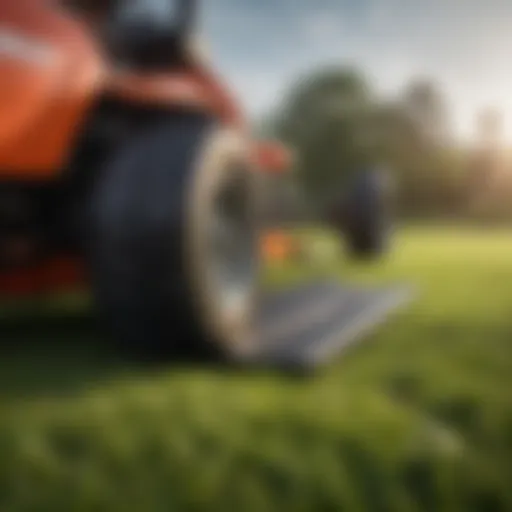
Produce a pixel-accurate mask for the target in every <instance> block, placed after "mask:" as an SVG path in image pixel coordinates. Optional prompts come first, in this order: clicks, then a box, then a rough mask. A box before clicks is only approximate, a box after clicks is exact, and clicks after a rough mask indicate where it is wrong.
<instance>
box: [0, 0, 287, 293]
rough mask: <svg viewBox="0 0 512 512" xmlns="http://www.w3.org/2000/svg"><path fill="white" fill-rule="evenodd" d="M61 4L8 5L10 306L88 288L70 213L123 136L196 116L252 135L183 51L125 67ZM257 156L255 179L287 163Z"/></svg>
mask: <svg viewBox="0 0 512 512" xmlns="http://www.w3.org/2000/svg"><path fill="white" fill-rule="evenodd" d="M63 4H64V5H59V4H58V2H53V1H44V0H3V1H2V2H1V3H0V76H1V79H0V296H4V297H5V296H13V295H19V294H24V295H27V294H31V293H34V292H37V293H41V292H45V291H47V292H53V291H60V290H62V289H66V288H68V289H69V288H76V287H83V286H88V277H87V273H88V271H87V268H86V267H85V265H84V257H83V250H82V244H81V240H80V238H81V237H83V236H84V235H83V234H82V233H80V232H79V228H78V227H77V224H76V223H74V222H72V221H73V215H74V213H75V212H76V210H77V208H78V206H77V205H79V204H82V202H83V201H84V197H85V191H86V190H89V189H90V187H91V186H92V185H91V183H92V182H93V175H94V176H96V175H95V173H96V171H97V169H98V168H99V167H101V166H102V165H103V162H104V161H105V160H106V159H108V157H109V155H110V153H111V152H112V151H116V148H117V147H118V146H119V145H120V144H123V140H124V137H125V135H123V134H122V132H123V131H128V132H129V131H130V130H134V129H136V127H137V126H138V125H139V124H141V123H150V124H151V123H153V122H160V119H161V118H162V117H165V116H167V117H172V116H176V117H179V116H181V117H183V116H188V115H190V116H197V115H199V116H207V117H208V118H209V119H214V120H215V123H216V124H217V125H220V126H222V127H224V128H226V129H229V130H232V131H236V132H237V133H238V134H244V136H245V137H249V135H248V134H247V131H248V129H247V126H246V119H245V118H244V115H243V113H242V111H241V109H240V107H239V105H238V103H237V102H236V100H235V99H234V97H233V96H232V95H231V93H230V92H229V90H228V89H227V88H226V86H225V85H224V83H222V81H221V80H220V79H219V78H218V77H217V75H216V73H215V72H214V71H212V70H211V69H210V67H209V66H208V65H206V64H205V63H204V62H202V61H201V59H199V58H198V57H196V56H195V55H193V54H192V53H190V54H186V55H184V54H183V53H184V52H183V51H182V54H180V55H179V56H173V57H172V58H170V59H169V64H168V65H167V66H166V65H162V66H158V67H155V68H152V69H149V70H148V69H140V68H139V67H137V66H133V67H132V68H130V67H122V66H118V65H117V63H116V62H115V61H114V59H113V58H112V56H111V55H110V54H109V49H108V48H107V47H106V45H105V43H104V41H103V40H102V39H101V37H99V36H98V35H97V33H96V32H95V29H96V27H95V26H94V25H91V23H90V20H89V19H88V18H87V17H86V16H84V15H83V13H84V11H83V10H82V11H80V10H76V9H73V8H72V7H69V6H67V5H65V3H63ZM109 123H110V125H111V126H109ZM109 130H110V131H109ZM116 130H117V132H116ZM249 146H250V149H249V151H248V153H247V154H248V157H247V158H248V159H249V160H250V163H251V166H252V167H253V168H255V169H261V170H267V171H280V170H283V169H285V168H286V166H287V165H288V155H287V152H286V150H285V149H284V148H282V147H281V146H279V145H276V144H274V143H264V142H261V143H258V142H257V141H249ZM95 179H96V178H95ZM61 221H62V222H61Z"/></svg>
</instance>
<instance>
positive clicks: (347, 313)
mask: <svg viewBox="0 0 512 512" xmlns="http://www.w3.org/2000/svg"><path fill="white" fill-rule="evenodd" d="M414 296H415V294H414V291H413V289H412V288H411V287H409V286H404V285H395V286H387V287H381V288H364V287H356V286H341V285H340V284H338V283H332V282H331V283H329V282H322V283H314V284H307V285H303V286H300V287H297V288H295V289H292V290H288V291H286V292H278V293H273V294H269V295H268V296H266V297H265V298H264V300H263V301H262V305H261V309H260V312H259V319H258V336H257V343H256V344H255V346H257V347H258V348H257V350H256V351H255V352H253V353H252V354H251V356H250V358H249V359H250V361H249V362H255V363H259V364H262V363H263V364H270V365H287V366H288V365H289V366H298V367H306V368H307V367H314V366H317V365H319V364H322V363H325V362H327V361H329V360H330V359H332V358H333V357H334V356H335V355H337V354H338V353H340V352H341V351H342V350H343V349H345V348H346V347H348V346H349V345H351V344H353V343H355V342H357V341H359V340H361V339H362V338H363V336H364V335H366V334H368V332H369V331H370V330H371V329H374V328H376V327H377V326H379V325H381V324H382V323H383V322H384V321H385V320H387V319H388V318H389V316H390V315H391V314H392V313H394V312H396V311H398V310H399V309H400V308H402V307H404V306H406V305H407V304H409V303H410V302H411V301H412V299H413V298H414Z"/></svg>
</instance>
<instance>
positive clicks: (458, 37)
mask: <svg viewBox="0 0 512 512" xmlns="http://www.w3.org/2000/svg"><path fill="white" fill-rule="evenodd" d="M203 4H204V5H203V17H202V19H203V30H204V36H205V37H206V39H207V41H208V44H209V48H210V53H211V56H212V58H213V59H214V62H215V64H216V65H217V67H218V68H219V69H220V70H221V71H222V72H223V73H224V75H225V76H226V78H227V79H228V81H229V82H230V83H231V84H232V87H233V88H234V90H235V92H236V93H237V95H238V96H239V98H240V100H241V101H242V103H243V104H244V105H245V106H246V108H247V109H248V110H249V112H250V113H251V114H252V115H254V116H258V115H261V114H263V113H265V112H268V111H271V110H272V109H273V108H275V107H276V106H277V105H279V102H280V100H281V99H282V97H283V95H284V94H285V92H286V91H287V90H288V89H289V86H290V85H291V84H293V83H294V82H295V81H296V80H297V79H298V78H300V76H302V75H303V74H304V73H305V72H307V71H309V70H312V69H314V68H321V67H322V66H324V65H333V64H334V65H337V64H340V65H353V64H355V65H357V66H359V67H360V68H361V69H362V70H363V71H364V72H365V73H366V75H367V76H368V78H369V79H370V80H371V82H372V84H373V86H374V87H375V89H376V91H377V92H378V93H379V94H382V95H385V96H393V95H395V94H399V93H400V91H401V89H402V88H403V87H404V86H405V84H406V83H407V82H408V80H409V79H411V78H412V77H418V76H420V77H428V78H430V79H432V80H433V81H435V82H437V83H438V84H439V86H440V87H441V88H442V90H443V92H444V93H445V95H446V96H447V98H448V99H449V101H450V106H451V109H452V111H453V117H454V124H455V129H456V132H457V134H458V135H459V136H460V137H461V138H463V139H468V138H471V137H472V134H473V132H474V119H475V115H476V113H477V112H478V111H479V110H481V109H482V108H488V107H490V108H498V109H500V110H501V111H502V112H503V115H504V121H505V132H506V136H507V138H508V139H509V140H511V141H512V0H203Z"/></svg>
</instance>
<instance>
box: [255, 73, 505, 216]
mask: <svg viewBox="0 0 512 512" xmlns="http://www.w3.org/2000/svg"><path fill="white" fill-rule="evenodd" d="M258 131H259V134H260V135H262V136H265V137H273V138H277V139H279V140H281V141H283V142H284V143H285V144H287V145H288V146H289V147H290V148H291V149H292V150H293V151H294V153H295V155H296V158H295V161H294V164H293V171H292V173H291V174H290V175H289V176H287V177H281V178H279V180H280V181H281V183H280V186H278V187H276V178H273V182H272V184H269V190H268V193H269V194H273V195H274V196H276V194H280V200H279V201H278V203H279V205H280V207H281V208H285V207H294V208H295V209H300V210H301V211H303V212H305V211H309V212H310V213H311V212H317V213H318V212H321V211H322V209H323V208H325V207H327V206H328V205H330V204H332V202H333V201H335V198H336V197H337V195H339V193H340V192H341V191H342V190H343V188H344V186H345V185H346V183H347V180H349V179H350V178H351V176H353V174H354V173H357V172H358V171H359V170H361V169H363V168H365V167H366V166H384V167H386V169H387V170H388V172H389V173H390V175H391V176H392V181H393V184H394V190H395V194H394V198H395V209H396V211H397V212H398V213H399V214H400V215H401V216H402V217H407V218H411V217H432V216H434V217H464V218H469V219H487V220H498V219H507V220H508V219H511V220H512V193H511V192H512V187H511V185H510V183H509V180H508V176H509V175H510V176H512V169H510V171H509V170H508V169H507V165H506V164H504V163H503V162H502V163H501V164H499V163H498V161H499V158H498V154H497V152H498V148H495V147H493V146H492V145H489V147H486V146H485V145H483V146H482V147H477V146H472V147H464V148H463V147H460V146H459V145H458V144H457V143H456V142H455V137H454V136H453V128H452V119H451V112H450V105H449V102H448V101H447V99H446V97H445V95H444V94H443V91H442V90H441V89H440V88H439V87H438V86H436V84H435V83H433V82H432V81H429V80H428V79H417V80H413V81H411V82H410V83H409V84H407V85H406V86H405V87H404V88H403V90H402V91H401V92H400V94H398V95H397V96H396V97H395V98H383V97H381V96H379V95H378V94H377V93H376V91H375V90H374V89H373V88H372V86H371V83H370V81H369V80H368V79H367V78H366V77H365V76H364V74H363V73H362V72H361V71H360V70H358V69H354V68H330V69H322V70H320V71H316V72H313V73H311V74H310V75H309V76H306V77H300V79H299V80H298V81H297V83H296V85H295V86H294V87H292V89H291V90H290V91H289V93H288V94H287V96H286V97H285V98H284V100H283V102H282V104H281V105H280V108H279V109H278V110H277V111H276V112H274V113H273V114H272V116H267V117H266V118H265V119H263V121H262V122H261V123H259V126H258ZM493 184H494V185H493ZM498 192H499V193H498Z"/></svg>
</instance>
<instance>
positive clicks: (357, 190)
mask: <svg viewBox="0 0 512 512" xmlns="http://www.w3.org/2000/svg"><path fill="white" fill-rule="evenodd" d="M390 190H391V181H390V177H389V175H388V173H387V171H386V170H385V169H383V168H381V167H377V166H374V167H368V168H365V169H363V170H361V171H359V172H357V173H356V174H355V175H354V177H353V178H352V179H351V180H350V182H349V183H348V185H347V186H346V187H345V189H344V195H343V198H342V199H340V200H339V204H338V205H336V207H335V208H334V212H333V214H332V219H331V222H333V223H334V225H335V227H336V228H337V229H338V230H339V231H341V232H342V233H343V235H344V237H345V241H346V245H347V248H348V251H349V253H350V254H351V255H352V256H354V257H357V258H364V259H367V258H374V257H379V256H382V255H384V254H385V253H386V251H387V250H388V248H389V242H390V235H391V227H392V220H391V193H390Z"/></svg>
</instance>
